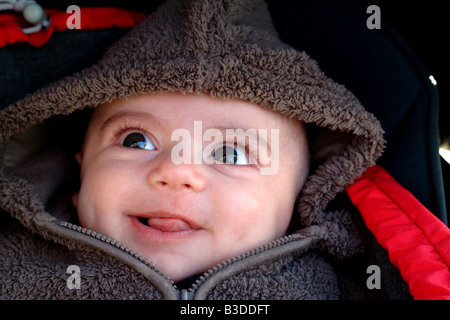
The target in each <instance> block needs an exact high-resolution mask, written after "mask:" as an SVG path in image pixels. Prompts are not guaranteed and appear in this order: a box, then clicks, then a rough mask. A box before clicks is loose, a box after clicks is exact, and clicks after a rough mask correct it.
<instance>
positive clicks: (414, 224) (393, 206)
mask: <svg viewBox="0 0 450 320" xmlns="http://www.w3.org/2000/svg"><path fill="white" fill-rule="evenodd" d="M346 191H347V194H348V195H349V197H350V199H351V200H352V202H353V203H354V205H355V206H356V207H357V208H358V209H359V211H360V212H361V215H362V216H363V218H364V220H365V223H366V225H367V227H368V229H369V230H370V231H371V232H372V233H373V235H374V236H375V238H376V239H377V241H378V242H379V243H380V245H381V246H382V247H383V248H385V249H386V250H387V252H388V254H389V259H390V261H391V262H392V263H393V264H394V265H395V266H396V267H397V268H398V269H399V270H400V273H401V275H402V277H403V279H404V280H405V281H406V282H407V283H408V285H409V289H410V293H411V295H412V296H413V297H414V299H418V300H444V299H445V300H450V229H449V228H448V227H447V226H446V225H445V224H444V223H443V222H442V221H441V220H439V219H438V218H437V217H436V216H434V215H433V214H432V213H431V212H430V211H428V209H427V208H425V207H424V206H423V205H422V204H421V203H420V202H419V201H418V200H417V199H416V198H415V197H414V196H413V195H412V194H411V193H410V192H409V191H408V190H406V189H405V188H403V187H402V186H401V185H400V184H399V183H398V182H397V181H396V180H394V178H393V177H391V176H390V175H389V174H388V173H387V172H386V171H385V170H384V169H383V168H382V167H380V166H374V167H372V168H369V169H368V170H367V171H366V172H365V173H364V174H363V175H362V176H361V177H360V178H358V179H357V180H356V181H355V182H354V183H353V184H352V185H351V186H349V187H348V188H347V190H346ZM381 277H383V274H382V273H381Z"/></svg>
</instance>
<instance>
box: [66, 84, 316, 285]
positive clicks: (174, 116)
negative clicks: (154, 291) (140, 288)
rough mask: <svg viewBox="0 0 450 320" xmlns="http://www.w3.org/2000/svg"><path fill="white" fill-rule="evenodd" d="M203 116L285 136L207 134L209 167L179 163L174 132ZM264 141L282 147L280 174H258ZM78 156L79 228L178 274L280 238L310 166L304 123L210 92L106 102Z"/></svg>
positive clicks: (210, 124)
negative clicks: (240, 139)
mask: <svg viewBox="0 0 450 320" xmlns="http://www.w3.org/2000/svg"><path fill="white" fill-rule="evenodd" d="M198 120H201V121H202V122H201V123H202V127H203V128H204V129H206V130H207V129H211V128H213V129H217V128H222V129H223V128H225V129H228V130H230V129H243V130H244V131H246V132H248V131H247V130H248V129H255V131H256V132H258V131H259V130H260V129H268V130H269V131H272V130H274V129H275V130H279V141H274V143H272V144H271V145H270V146H267V143H261V139H259V140H258V139H247V141H246V143H244V145H237V144H236V141H235V140H232V141H227V140H226V139H224V140H223V141H213V142H212V143H208V142H206V141H205V142H204V146H203V147H204V148H202V150H200V151H201V152H202V153H203V157H205V154H204V153H205V152H207V156H210V157H211V158H213V159H214V162H213V163H212V164H208V163H207V162H203V163H201V164H195V163H192V164H189V163H182V164H175V163H174V161H173V159H172V158H173V155H174V154H173V149H174V147H175V146H176V145H177V144H178V142H177V141H173V139H172V138H171V137H172V135H173V132H174V131H176V130H177V129H180V128H183V129H187V130H189V131H190V132H191V133H192V136H193V135H194V122H195V121H198ZM202 136H203V134H202ZM225 136H226V135H225V134H224V137H225ZM258 141H259V143H258V146H256V147H255V148H250V147H249V145H248V144H249V143H254V142H258ZM244 142H245V141H244ZM189 145H191V144H189ZM262 148H271V149H272V150H273V149H275V148H277V149H278V150H277V151H278V152H273V153H270V155H271V156H277V157H279V158H278V159H273V160H274V161H275V160H277V161H279V169H278V170H277V172H276V173H274V174H267V175H263V174H261V167H262V166H264V164H261V161H258V158H259V155H258V154H261V153H264V154H267V150H262ZM184 151H186V150H184ZM252 153H253V154H252ZM76 158H77V161H78V163H79V164H80V166H81V189H80V192H79V193H77V194H76V195H74V197H73V199H74V201H73V202H74V206H75V207H76V208H77V209H78V215H79V219H80V223H81V225H82V226H83V227H86V228H88V229H91V230H96V231H100V232H102V233H104V234H106V235H109V236H110V237H112V238H114V239H116V240H118V241H120V242H121V243H123V244H125V245H126V246H128V247H129V248H131V249H133V250H135V251H136V252H138V253H140V254H142V255H143V256H144V257H146V258H147V259H148V260H149V261H152V262H154V263H156V265H157V266H159V267H160V268H161V270H163V271H164V272H165V273H167V274H168V275H169V276H170V278H171V279H173V280H174V281H180V280H182V279H184V278H186V277H188V276H192V275H194V274H198V273H202V272H205V271H206V270H208V268H211V267H212V266H214V265H215V264H217V263H219V262H221V261H223V260H226V259H228V258H232V257H234V256H236V255H239V254H241V253H243V252H245V251H247V250H251V249H255V248H257V247H259V246H262V245H264V244H266V243H269V242H270V241H273V240H275V239H277V238H280V237H282V236H283V235H284V234H285V233H286V231H287V229H288V227H289V225H290V221H291V217H292V212H293V209H294V204H295V201H296V199H297V195H298V193H299V191H300V189H301V187H302V186H303V183H304V181H305V179H306V176H307V174H308V170H309V150H308V142H307V138H306V133H305V128H304V125H303V123H302V122H300V121H298V120H295V119H289V118H288V117H287V116H284V115H281V114H279V113H276V112H273V111H269V110H264V109H263V108H261V107H259V106H257V105H255V104H252V103H247V102H244V101H239V100H227V101H225V100H219V99H213V98H211V97H210V96H208V95H207V94H201V95H197V94H187V95H183V94H181V93H163V94H156V93H154V94H146V95H139V96H134V97H132V98H130V99H127V100H117V101H115V102H113V103H107V104H103V105H101V106H100V107H98V108H97V109H96V111H95V112H94V114H93V116H92V119H91V122H90V124H89V127H88V130H87V134H86V138H85V141H84V144H83V149H82V150H81V152H79V153H77V155H76ZM250 159H256V161H251V160H250ZM205 160H206V158H205ZM192 162H194V161H192Z"/></svg>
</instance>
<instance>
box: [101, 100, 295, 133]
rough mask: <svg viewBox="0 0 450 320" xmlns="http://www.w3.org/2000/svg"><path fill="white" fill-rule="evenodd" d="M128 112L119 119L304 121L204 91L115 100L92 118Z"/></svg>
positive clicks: (284, 124)
mask: <svg viewBox="0 0 450 320" xmlns="http://www.w3.org/2000/svg"><path fill="white" fill-rule="evenodd" d="M121 114H127V115H129V117H125V116H124V117H120V119H118V121H123V122H126V121H128V120H129V119H133V120H140V121H142V122H144V121H145V120H149V119H150V118H153V119H156V120H158V122H161V123H164V124H167V125H168V126H169V127H170V126H172V127H174V126H175V127H177V126H178V127H179V126H183V125H192V124H193V123H194V121H202V123H203V124H204V126H205V128H206V127H221V128H226V127H229V128H231V129H234V128H241V129H250V128H251V129H264V128H266V129H272V128H277V129H280V130H283V131H288V130H294V131H299V130H300V131H303V126H304V125H303V122H302V121H300V120H297V119H295V118H292V117H289V116H287V115H283V114H281V113H279V112H275V111H272V110H268V109H265V108H263V107H262V106H260V105H257V104H255V103H251V102H247V101H243V100H238V99H219V98H212V97H211V96H209V95H207V94H202V95H198V94H181V93H164V94H156V93H151V94H144V95H138V96H133V97H130V98H127V99H118V100H114V101H112V102H108V103H105V104H102V105H99V106H98V107H97V108H95V111H94V114H93V117H92V119H94V120H97V121H100V122H104V121H108V119H110V118H111V117H115V116H116V115H121Z"/></svg>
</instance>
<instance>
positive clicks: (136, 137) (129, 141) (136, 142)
mask: <svg viewBox="0 0 450 320" xmlns="http://www.w3.org/2000/svg"><path fill="white" fill-rule="evenodd" d="M122 145H123V146H124V147H128V148H138V149H145V150H155V149H156V148H155V146H154V145H153V143H151V142H150V140H149V139H148V138H147V137H146V136H145V135H143V134H142V133H139V132H133V133H130V134H128V135H127V136H126V137H125V139H123V142H122Z"/></svg>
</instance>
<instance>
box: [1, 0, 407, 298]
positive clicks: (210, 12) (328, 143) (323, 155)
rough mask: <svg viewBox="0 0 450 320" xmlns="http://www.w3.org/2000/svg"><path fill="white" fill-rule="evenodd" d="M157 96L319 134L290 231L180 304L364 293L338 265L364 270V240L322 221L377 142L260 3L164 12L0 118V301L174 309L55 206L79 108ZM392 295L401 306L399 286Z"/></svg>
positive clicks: (364, 117)
mask: <svg viewBox="0 0 450 320" xmlns="http://www.w3.org/2000/svg"><path fill="white" fill-rule="evenodd" d="M169 91H178V92H183V93H208V94H210V95H211V96H212V97H214V98H217V99H241V100H244V101H247V102H250V103H255V104H258V105H260V106H261V107H263V108H267V109H269V110H274V111H276V112H280V113H281V114H284V115H286V116H288V117H292V118H296V119H298V120H300V121H304V122H306V123H310V124H312V125H314V126H315V127H317V128H321V130H320V132H319V133H318V134H317V135H316V136H315V139H314V141H312V146H311V147H312V150H313V161H314V162H315V163H316V164H317V169H316V170H315V171H313V172H312V173H311V175H310V176H309V178H308V180H307V182H306V184H305V186H304V188H303V190H302V192H301V194H300V196H299V201H298V205H297V207H296V208H295V210H294V214H295V215H298V217H299V220H300V224H301V225H300V228H301V229H300V231H299V233H298V234H295V235H294V238H293V240H292V241H291V240H289V241H287V242H286V243H285V241H282V240H280V241H278V242H275V243H276V245H275V244H273V243H272V244H269V245H268V246H265V247H264V249H261V248H259V249H255V251H254V252H251V253H250V254H248V255H246V254H244V255H243V256H240V257H237V258H236V259H232V260H233V261H232V262H233V263H231V264H228V263H225V264H221V265H219V266H216V267H214V268H212V269H211V270H209V271H208V272H207V273H206V274H205V275H203V276H202V277H201V278H200V279H201V280H200V281H199V282H198V285H196V286H195V290H193V291H192V292H191V293H190V294H189V295H188V296H189V297H191V298H199V299H205V298H220V299H222V298H254V299H256V298H267V299H339V298H349V297H353V298H355V295H354V294H352V293H351V291H352V290H350V289H349V288H356V287H358V288H361V287H362V288H364V286H365V278H364V276H366V275H365V273H364V272H365V270H366V267H367V265H366V264H364V263H362V265H361V266H359V269H358V270H359V272H361V270H362V271H363V280H362V281H360V282H359V284H354V283H353V282H354V280H349V279H353V278H354V277H353V276H352V275H345V274H346V272H347V271H346V270H345V269H346V268H345V267H343V266H344V265H345V261H347V262H348V261H359V262H360V263H361V261H366V260H365V259H366V258H367V256H364V255H365V254H367V251H365V249H366V247H365V245H364V240H365V237H366V236H367V234H366V229H365V227H364V226H363V224H362V223H361V219H360V217H359V216H358V214H355V212H352V210H348V209H347V208H340V209H339V210H333V211H330V212H328V211H326V210H325V209H326V207H327V205H328V203H329V202H330V201H331V200H332V199H334V198H335V197H336V195H337V194H338V193H340V192H341V191H343V190H344V188H345V187H346V186H347V185H348V184H349V183H351V182H352V181H353V180H354V179H355V178H357V177H358V176H359V175H361V173H362V172H363V171H364V170H366V169H367V168H368V167H370V166H372V165H373V164H375V162H376V160H377V158H378V157H379V156H380V155H381V152H382V149H383V146H384V140H383V131H382V129H381V127H380V124H379V122H378V121H377V120H376V119H375V117H374V116H373V115H372V114H370V113H368V112H366V111H365V110H364V108H363V107H362V106H361V105H360V103H359V101H358V100H357V98H356V97H355V96H353V95H352V93H350V92H349V91H348V90H346V89H345V88H344V87H343V86H342V85H339V84H337V83H335V82H334V81H332V80H331V79H329V78H327V77H326V76H325V75H324V74H323V73H322V72H321V71H320V69H319V67H318V66H317V64H316V62H315V61H314V60H312V59H310V58H309V57H308V55H307V54H306V53H304V52H298V51H296V50H294V49H292V48H290V47H289V46H287V45H286V44H284V43H282V42H281V41H280V40H279V38H278V36H277V33H276V31H275V29H274V28H273V26H272V23H271V19H270V15H269V12H268V10H267V8H266V5H265V3H264V2H262V1H257V0H246V1H244V0H229V1H225V0H223V1H218V0H192V1H180V0H172V1H168V2H167V3H165V4H164V5H163V6H161V7H160V8H159V9H158V10H157V11H156V12H154V13H153V14H152V15H151V16H150V17H149V18H148V19H147V20H145V21H143V22H142V23H141V24H140V25H138V26H137V27H135V28H134V29H133V30H132V31H130V32H129V33H128V34H127V35H126V36H125V37H124V38H123V39H121V40H120V41H118V42H117V43H116V44H115V45H113V46H112V47H111V48H110V49H109V50H107V52H106V53H105V55H104V56H103V58H102V59H101V60H100V61H99V62H98V63H96V64H95V65H93V66H92V67H89V68H87V69H85V70H82V71H80V72H79V73H76V74H74V75H73V76H70V77H67V78H64V79H62V80H61V81H59V82H56V83H54V84H53V85H50V86H48V87H46V88H43V89H41V90H39V91H37V92H35V93H34V94H30V95H28V96H27V97H25V98H24V99H22V100H20V101H18V102H16V103H14V104H12V105H10V106H9V107H7V108H6V109H4V110H3V111H2V112H1V113H0V143H1V149H0V150H1V151H0V152H1V153H0V161H1V168H0V209H1V210H2V211H3V212H1V219H2V224H1V229H2V230H1V238H0V239H1V242H0V286H1V287H0V289H1V292H0V294H1V297H2V298H8V297H11V298H56V299H64V298H84V299H87V298H91V299H96V298H121V299H126V298H145V299H147V298H149V299H157V298H164V299H177V298H180V296H181V294H182V293H181V292H180V290H178V289H177V288H176V287H174V286H173V284H172V283H171V282H170V280H169V279H167V277H166V276H165V275H164V274H162V273H161V271H159V270H156V269H155V268H154V267H153V265H152V264H151V262H148V261H144V259H142V257H140V256H139V254H138V253H134V252H129V251H130V250H128V249H127V248H124V247H123V246H122V245H121V244H119V243H117V242H116V241H114V240H113V239H110V238H108V237H105V236H103V235H101V234H98V233H96V232H95V231H91V230H86V229H84V228H81V227H77V226H76V225H75V226H74V225H73V224H68V223H67V222H70V223H75V224H76V223H77V218H76V213H74V212H73V211H71V208H70V200H68V199H70V191H72V192H73V188H76V186H77V179H78V177H77V175H76V174H74V172H76V170H77V168H76V166H74V163H73V162H74V160H73V153H71V152H73V150H70V151H68V150H67V149H65V146H67V145H70V143H67V141H63V142H62V143H61V144H55V138H58V137H68V136H70V135H71V134H73V132H72V130H74V128H76V127H77V126H78V125H79V122H78V121H79V119H80V118H79V117H78V114H79V112H80V110H83V109H85V108H87V107H92V108H94V107H96V106H98V105H100V104H102V103H105V102H110V101H113V100H115V99H119V98H126V97H130V96H133V95H137V94H144V93H152V92H169ZM55 123H60V124H59V125H56V126H55V125H54V124H55ZM67 123H71V126H66V124H67ZM55 128H56V129H55ZM56 140H57V139H56ZM355 257H356V258H355ZM361 257H362V258H361ZM193 258H194V257H193ZM349 259H357V260H349ZM361 259H362V260H361ZM339 261H344V262H339ZM336 263H337V265H336ZM342 263H344V264H342ZM71 264H75V265H79V266H80V268H81V269H82V272H83V273H82V275H81V276H82V288H81V289H80V290H79V291H76V292H72V291H70V290H69V291H68V289H67V286H66V279H67V277H68V275H67V274H64V270H65V268H66V267H67V266H68V265H71ZM333 265H334V266H333ZM335 268H336V270H335ZM394 277H395V276H394ZM385 278H386V279H387V278H389V277H385ZM339 279H344V282H345V283H343V282H342V281H339ZM352 281H353V282H352ZM358 281H359V280H358ZM349 283H352V284H351V285H349ZM30 284H32V285H30ZM394 291H395V292H397V291H398V292H400V294H399V295H400V296H401V295H402V294H403V293H404V288H403V287H399V288H394V290H393V292H394ZM354 292H355V293H356V292H357V293H361V292H364V289H358V290H354ZM405 295H407V293H406V294H405ZM358 297H359V298H364V297H366V294H365V293H361V294H360V295H359V296H357V297H356V298H358Z"/></svg>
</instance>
